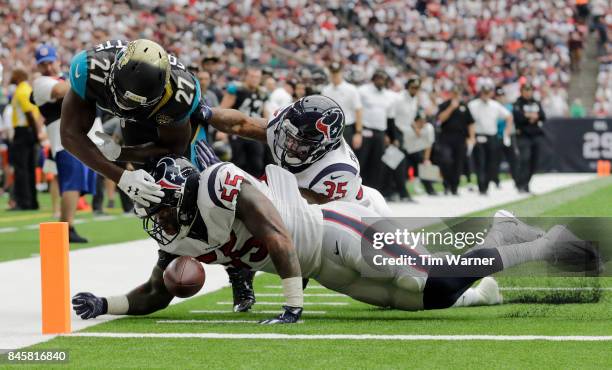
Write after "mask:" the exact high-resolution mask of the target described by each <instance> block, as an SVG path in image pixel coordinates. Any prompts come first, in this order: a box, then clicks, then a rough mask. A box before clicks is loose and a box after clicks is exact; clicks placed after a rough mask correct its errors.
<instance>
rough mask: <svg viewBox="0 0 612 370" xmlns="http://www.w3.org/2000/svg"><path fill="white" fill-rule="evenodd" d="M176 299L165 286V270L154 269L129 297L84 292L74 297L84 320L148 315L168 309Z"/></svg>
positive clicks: (79, 313)
mask: <svg viewBox="0 0 612 370" xmlns="http://www.w3.org/2000/svg"><path fill="white" fill-rule="evenodd" d="M172 298H174V296H173V295H172V294H170V293H169V292H168V290H167V289H166V286H165V285H164V278H163V270H162V269H161V268H160V267H159V266H155V267H154V268H153V272H152V273H151V277H150V278H149V280H148V281H147V282H146V283H144V284H142V285H141V286H139V287H137V288H136V289H134V290H132V291H131V292H129V293H128V294H127V295H121V296H114V297H97V296H95V295H93V294H92V293H87V292H82V293H78V294H77V295H75V296H74V297H72V305H73V309H74V311H75V312H76V314H77V315H79V316H81V318H82V319H83V320H88V319H93V318H94V317H97V316H100V315H106V314H109V315H148V314H150V313H153V312H156V311H159V310H161V309H164V308H166V307H168V305H169V304H170V301H171V300H172Z"/></svg>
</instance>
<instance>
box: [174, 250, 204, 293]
mask: <svg viewBox="0 0 612 370" xmlns="http://www.w3.org/2000/svg"><path fill="white" fill-rule="evenodd" d="M204 280H206V274H205V273H204V267H203V266H202V264H201V263H200V262H199V261H198V260H196V259H195V258H193V257H189V256H181V257H179V258H176V259H175V260H174V261H172V262H170V264H169V265H168V267H167V268H166V270H165V271H164V284H165V285H166V289H168V291H169V292H170V293H171V294H172V295H174V296H175V297H179V298H187V297H191V296H192V295H194V294H196V293H197V292H199V291H200V289H202V286H204Z"/></svg>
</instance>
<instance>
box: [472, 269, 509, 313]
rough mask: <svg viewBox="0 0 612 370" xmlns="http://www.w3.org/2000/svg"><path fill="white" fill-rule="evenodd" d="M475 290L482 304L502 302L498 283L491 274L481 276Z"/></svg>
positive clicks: (488, 304)
mask: <svg viewBox="0 0 612 370" xmlns="http://www.w3.org/2000/svg"><path fill="white" fill-rule="evenodd" d="M476 291H477V292H478V293H480V295H481V296H482V298H483V301H484V303H483V305H485V306H492V305H496V304H502V303H503V302H504V298H503V297H502V295H501V292H500V291H499V284H497V280H495V279H494V278H492V277H491V276H487V277H484V278H482V280H480V284H478V286H477V287H476Z"/></svg>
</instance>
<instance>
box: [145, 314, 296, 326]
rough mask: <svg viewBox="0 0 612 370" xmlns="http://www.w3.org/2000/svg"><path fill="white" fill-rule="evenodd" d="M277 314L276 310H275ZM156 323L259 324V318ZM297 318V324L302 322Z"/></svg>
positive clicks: (164, 321) (160, 321) (161, 322)
mask: <svg viewBox="0 0 612 370" xmlns="http://www.w3.org/2000/svg"><path fill="white" fill-rule="evenodd" d="M275 313H276V314H278V312H275ZM156 323H158V324H259V320H157V321H156ZM303 323H304V320H299V321H298V322H297V324H303Z"/></svg>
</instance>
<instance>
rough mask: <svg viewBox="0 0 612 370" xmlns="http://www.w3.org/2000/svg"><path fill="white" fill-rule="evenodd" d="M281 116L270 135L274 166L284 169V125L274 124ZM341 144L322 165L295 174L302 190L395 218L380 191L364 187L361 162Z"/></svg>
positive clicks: (347, 147)
mask: <svg viewBox="0 0 612 370" xmlns="http://www.w3.org/2000/svg"><path fill="white" fill-rule="evenodd" d="M277 114H278V112H276V113H275V114H274V117H272V119H270V122H269V123H268V128H267V131H266V135H267V143H268V147H269V148H270V152H272V157H273V158H274V162H276V164H277V165H279V166H280V165H281V159H280V158H279V157H278V155H277V152H276V150H274V149H275V148H274V131H275V130H276V129H277V128H278V125H279V124H280V121H278V120H276V122H275V121H274V118H275V117H276V115H277ZM341 140H342V143H341V144H340V146H339V147H337V148H336V149H334V150H331V151H329V152H327V153H326V154H325V155H324V156H323V157H321V158H320V159H319V160H318V161H316V162H314V163H312V164H310V165H307V166H304V168H298V169H297V170H292V171H291V172H292V173H293V174H294V175H295V178H296V179H297V183H298V186H299V187H300V188H303V189H309V190H312V191H313V192H315V193H317V194H321V195H323V196H325V197H327V198H328V199H330V200H341V201H345V202H351V203H357V204H360V205H362V206H364V207H366V208H370V209H371V210H373V211H375V212H376V213H378V214H379V215H380V216H383V217H390V216H392V213H391V210H390V209H389V206H387V203H386V202H385V199H384V198H383V196H382V195H381V194H380V193H379V192H378V190H376V189H373V188H369V187H367V186H363V185H362V184H361V172H360V171H361V169H360V167H359V161H358V160H357V157H356V156H355V153H353V150H352V149H351V147H350V146H349V145H348V144H347V143H346V141H345V140H344V139H341Z"/></svg>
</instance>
